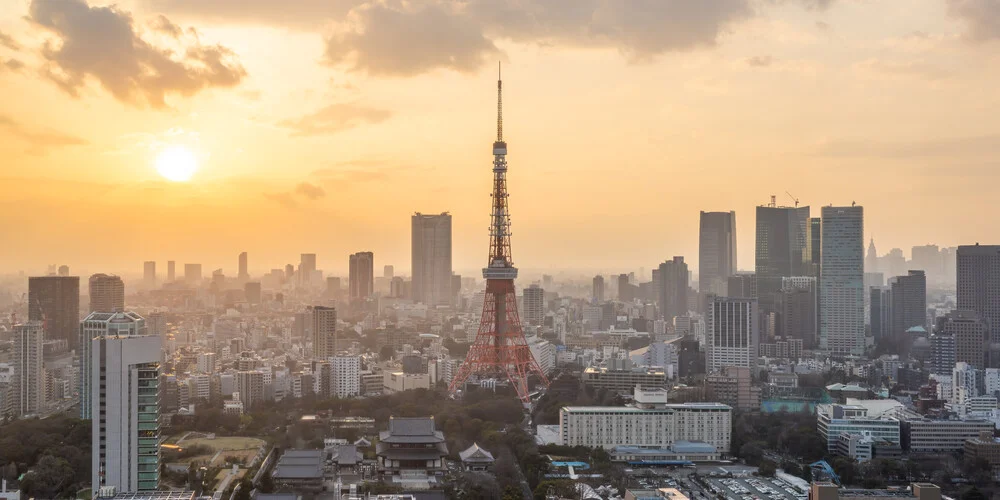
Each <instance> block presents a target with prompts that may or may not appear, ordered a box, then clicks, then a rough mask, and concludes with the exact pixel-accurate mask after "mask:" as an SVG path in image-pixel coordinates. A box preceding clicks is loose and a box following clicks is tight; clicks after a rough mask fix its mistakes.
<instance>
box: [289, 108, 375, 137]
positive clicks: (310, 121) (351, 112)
mask: <svg viewBox="0 0 1000 500" xmlns="http://www.w3.org/2000/svg"><path fill="white" fill-rule="evenodd" d="M390 116H392V113H391V112H390V111H387V110H384V109H378V108H372V107H368V106H362V105H359V104H351V103H342V104H331V105H329V106H327V107H325V108H323V109H321V110H319V111H317V112H315V113H311V114H308V115H305V116H302V117H299V118H295V119H289V120H284V121H282V122H280V123H278V125H279V126H281V127H285V128H288V129H291V130H292V135H293V136H310V135H320V134H332V133H336V132H340V131H343V130H347V129H351V128H355V127H359V126H361V125H365V124H373V123H380V122H383V121H385V120H388V119H389V117H390Z"/></svg>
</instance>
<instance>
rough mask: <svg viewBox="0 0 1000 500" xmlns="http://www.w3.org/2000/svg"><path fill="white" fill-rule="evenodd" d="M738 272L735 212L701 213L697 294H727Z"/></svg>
mask: <svg viewBox="0 0 1000 500" xmlns="http://www.w3.org/2000/svg"><path fill="white" fill-rule="evenodd" d="M735 272H736V212H733V211H730V212H701V217H700V228H699V232H698V291H699V292H700V293H701V295H702V296H705V295H708V294H710V293H713V294H715V295H721V296H726V295H727V294H728V284H729V277H730V276H732V275H733V274H734V273H735Z"/></svg>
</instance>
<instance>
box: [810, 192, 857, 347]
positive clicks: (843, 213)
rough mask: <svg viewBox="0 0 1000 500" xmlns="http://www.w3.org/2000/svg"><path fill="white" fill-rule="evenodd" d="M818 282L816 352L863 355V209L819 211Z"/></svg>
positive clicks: (827, 207)
mask: <svg viewBox="0 0 1000 500" xmlns="http://www.w3.org/2000/svg"><path fill="white" fill-rule="evenodd" d="M822 217H823V223H822V226H821V227H822V238H821V241H822V247H823V249H822V252H821V253H820V254H821V256H822V261H821V265H820V279H819V343H820V349H823V350H827V351H830V352H834V353H840V354H853V355H861V354H864V352H865V317H864V316H865V299H864V228H865V224H864V209H863V208H862V207H861V206H857V205H852V206H850V207H834V206H826V207H823V208H822Z"/></svg>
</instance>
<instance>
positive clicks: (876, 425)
mask: <svg viewBox="0 0 1000 500" xmlns="http://www.w3.org/2000/svg"><path fill="white" fill-rule="evenodd" d="M816 426H817V428H818V429H819V433H820V436H822V437H823V439H824V440H825V441H826V445H827V451H829V452H830V453H836V452H837V440H838V439H840V435H841V434H843V433H845V432H846V433H848V434H868V435H870V436H871V437H872V438H873V439H879V440H883V441H888V442H890V443H901V442H902V441H901V439H900V430H899V429H900V426H899V420H898V419H896V418H895V417H887V416H883V417H870V416H868V408H865V407H864V406H861V405H842V404H827V405H818V406H817V407H816Z"/></svg>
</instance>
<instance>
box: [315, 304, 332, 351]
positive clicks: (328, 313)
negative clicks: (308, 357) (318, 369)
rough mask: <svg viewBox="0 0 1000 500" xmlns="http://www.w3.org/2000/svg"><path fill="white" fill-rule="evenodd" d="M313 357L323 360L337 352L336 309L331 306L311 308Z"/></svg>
mask: <svg viewBox="0 0 1000 500" xmlns="http://www.w3.org/2000/svg"><path fill="white" fill-rule="evenodd" d="M312 346H313V347H312V348H313V359H316V360H325V359H328V358H330V356H333V355H335V354H336V353H337V351H336V346H337V310H336V309H334V308H332V307H323V306H314V307H313V308H312Z"/></svg>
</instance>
